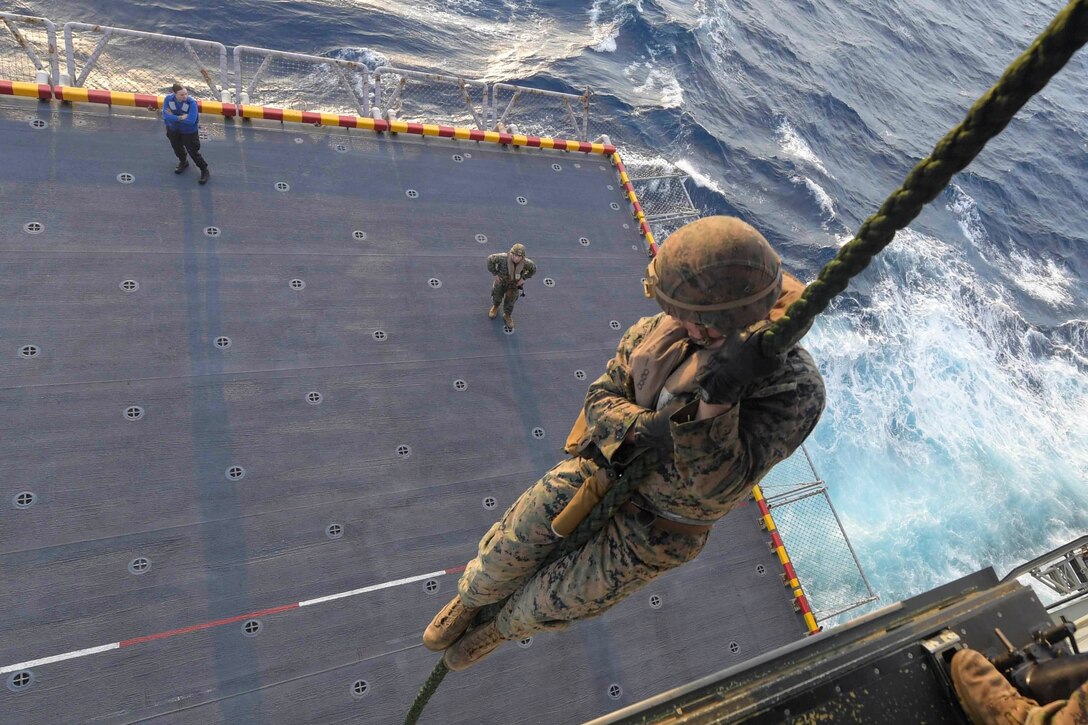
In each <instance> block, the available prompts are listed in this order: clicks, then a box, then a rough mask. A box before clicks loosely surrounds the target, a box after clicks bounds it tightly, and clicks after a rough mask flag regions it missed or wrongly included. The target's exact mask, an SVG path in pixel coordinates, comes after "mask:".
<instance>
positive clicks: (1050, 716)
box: [1025, 682, 1088, 725]
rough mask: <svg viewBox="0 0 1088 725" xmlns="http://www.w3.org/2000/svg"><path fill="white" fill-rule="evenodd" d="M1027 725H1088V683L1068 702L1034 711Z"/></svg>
mask: <svg viewBox="0 0 1088 725" xmlns="http://www.w3.org/2000/svg"><path fill="white" fill-rule="evenodd" d="M1025 725H1088V682H1086V683H1084V684H1083V685H1081V686H1080V687H1079V688H1077V691H1076V692H1074V693H1073V695H1072V696H1071V697H1070V698H1069V699H1068V700H1058V701H1057V702H1052V703H1050V704H1049V705H1044V706H1043V707H1038V708H1035V709H1033V710H1032V711H1031V713H1030V714H1029V715H1028V719H1027V720H1026V721H1025Z"/></svg>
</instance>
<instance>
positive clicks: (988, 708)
mask: <svg viewBox="0 0 1088 725" xmlns="http://www.w3.org/2000/svg"><path fill="white" fill-rule="evenodd" d="M952 685H953V686H954V687H955V688H956V694H957V695H958V696H959V698H960V704H962V705H963V709H964V712H966V713H967V717H968V718H969V719H970V720H971V722H972V723H974V724H975V725H990V724H991V723H1001V725H1023V723H1024V722H1025V721H1026V720H1027V718H1028V715H1029V714H1030V713H1031V711H1032V710H1033V709H1034V708H1036V707H1039V703H1037V702H1035V700H1032V699H1030V698H1027V697H1024V696H1023V695H1021V694H1020V693H1019V692H1017V691H1016V688H1015V687H1013V686H1012V685H1010V684H1009V681H1008V680H1006V679H1005V678H1004V676H1002V674H1001V673H1000V672H998V671H997V668H996V667H994V666H993V665H992V664H990V661H989V660H988V659H986V658H985V657H983V656H982V654H981V653H979V652H976V651H975V650H973V649H962V650H960V651H959V652H957V653H956V654H955V655H953V656H952Z"/></svg>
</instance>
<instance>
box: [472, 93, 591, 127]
mask: <svg viewBox="0 0 1088 725" xmlns="http://www.w3.org/2000/svg"><path fill="white" fill-rule="evenodd" d="M491 99H492V102H491V105H492V108H493V109H494V116H495V117H494V125H493V128H494V129H495V130H497V131H509V132H513V131H514V129H512V128H511V126H513V127H516V132H517V133H524V134H528V135H532V136H555V137H558V138H570V139H573V140H577V141H588V140H589V105H590V99H589V91H588V90H587V91H586V92H585V93H583V94H582V95H580V96H579V95H575V94H573V93H560V92H559V91H546V90H542V89H539V88H527V87H525V86H515V85H510V84H508V83H496V84H495V85H493V86H492V87H491Z"/></svg>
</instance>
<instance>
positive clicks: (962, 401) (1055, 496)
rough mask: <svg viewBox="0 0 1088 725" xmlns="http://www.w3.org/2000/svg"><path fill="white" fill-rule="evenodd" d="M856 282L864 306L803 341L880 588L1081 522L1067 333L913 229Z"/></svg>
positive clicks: (829, 471)
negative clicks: (1033, 316)
mask: <svg viewBox="0 0 1088 725" xmlns="http://www.w3.org/2000/svg"><path fill="white" fill-rule="evenodd" d="M854 287H855V289H860V290H862V294H863V297H861V299H862V300H863V302H864V304H863V306H862V307H861V308H858V307H856V306H853V305H840V306H838V308H837V309H834V310H832V311H831V312H830V313H829V314H827V315H824V316H822V317H821V318H820V319H818V321H817V324H816V325H815V327H814V328H813V331H812V333H810V335H808V336H807V337H806V338H805V345H806V347H807V348H808V349H809V350H810V351H811V352H812V353H813V356H814V357H815V358H816V360H817V361H818V362H819V363H820V366H821V370H822V371H823V372H824V376H825V379H826V382H827V391H828V403H827V408H826V411H825V413H824V417H823V420H822V421H821V422H820V424H819V426H818V427H817V430H816V432H815V434H814V436H813V437H812V438H811V439H810V450H811V452H812V453H813V455H814V458H815V461H816V464H817V466H818V467H819V469H820V473H821V474H823V476H824V478H826V479H827V480H828V481H830V482H832V489H831V490H832V494H833V496H834V498H835V501H836V505H837V506H838V507H839V508H840V513H841V514H842V516H843V519H844V522H845V524H846V527H847V530H848V532H849V533H850V535H851V537H852V539H853V542H854V544H855V546H856V548H857V550H858V552H859V554H860V555H861V557H862V560H863V564H864V565H865V567H866V569H867V572H868V574H869V575H870V577H871V578H872V579H873V580H874V584H875V586H876V588H877V589H878V591H879V593H880V594H881V595H882V597H884V599H885V601H887V600H889V599H891V600H894V599H897V598H899V597H902V596H905V595H908V594H913V593H917V592H920V591H923V590H925V589H927V588H930V587H932V586H935V585H937V584H940V583H943V582H945V581H948V580H949V579H950V578H952V577H955V576H958V575H962V574H966V573H968V572H970V571H974V570H977V569H979V568H981V567H983V566H985V565H988V564H993V565H994V566H995V567H996V568H998V569H999V570H1000V571H1003V570H1007V569H1009V568H1011V567H1012V566H1013V565H1015V564H1016V563H1018V562H1019V561H1021V560H1022V559H1023V557H1024V556H1025V555H1026V554H1028V553H1033V552H1038V551H1040V549H1041V548H1044V544H1043V542H1044V541H1045V542H1057V541H1061V540H1063V539H1069V538H1072V537H1073V536H1075V535H1080V534H1083V533H1084V532H1085V531H1088V492H1086V491H1085V489H1084V485H1083V484H1084V481H1085V480H1088V379H1086V376H1085V375H1084V374H1083V373H1082V372H1080V371H1081V370H1082V369H1083V368H1079V367H1078V366H1080V365H1083V362H1082V361H1080V360H1078V359H1077V358H1076V357H1075V356H1074V355H1071V354H1069V353H1068V351H1067V350H1066V349H1065V348H1067V347H1068V344H1067V342H1063V341H1062V340H1060V339H1058V336H1057V335H1056V334H1055V333H1051V332H1047V331H1045V330H1039V329H1035V328H1033V327H1032V326H1031V325H1030V324H1029V323H1028V322H1026V321H1025V320H1024V319H1023V318H1022V317H1021V316H1020V315H1019V314H1018V313H1017V312H1016V308H1015V306H1014V300H1013V297H1012V295H1011V294H1010V292H1009V290H1007V289H1006V288H1005V287H1003V286H1002V285H1001V283H1000V281H995V280H993V279H990V278H986V277H983V276H981V275H980V274H979V273H978V272H977V271H976V270H975V269H973V268H972V267H971V266H970V265H969V264H968V263H967V254H966V253H965V251H964V250H963V249H962V248H961V245H960V244H948V243H945V242H943V241H942V240H940V239H937V238H935V237H932V236H928V235H925V234H921V233H919V232H916V231H914V230H911V229H907V230H904V231H902V232H900V233H899V234H898V235H897V238H896V240H895V242H894V243H893V244H892V245H890V246H889V247H888V248H887V249H886V250H885V251H884V252H883V253H882V254H881V255H879V256H878V257H877V258H875V259H874V261H873V263H872V265H871V266H870V268H869V269H868V270H866V272H865V274H864V275H863V276H862V277H861V278H860V279H859V280H858V281H857V282H855V284H854ZM1075 334H1076V333H1075V332H1072V331H1070V332H1068V334H1066V337H1071V336H1075ZM1051 340H1054V342H1053V343H1052V342H1051ZM1072 344H1073V345H1075V344H1076V341H1075V340H1073V341H1072ZM1028 522H1034V524H1032V525H1029V524H1028ZM1042 522H1045V524H1044V523H1042Z"/></svg>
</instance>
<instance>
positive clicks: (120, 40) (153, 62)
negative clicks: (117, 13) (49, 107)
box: [60, 23, 228, 101]
mask: <svg viewBox="0 0 1088 725" xmlns="http://www.w3.org/2000/svg"><path fill="white" fill-rule="evenodd" d="M64 50H65V56H66V67H67V71H66V73H65V74H63V75H62V77H61V79H60V83H61V85H71V86H81V87H88V88H98V89H103V90H110V91H122V92H128V93H153V94H162V93H169V92H170V86H171V84H173V83H175V82H176V83H181V84H182V85H184V86H185V87H186V88H188V89H189V90H190V91H191V92H192V93H193V95H194V96H198V97H204V98H208V97H210V98H213V99H214V100H216V101H219V100H222V98H223V91H224V89H227V88H228V85H227V84H228V81H227V49H226V46H224V45H223V44H222V43H216V42H214V41H210V40H199V39H197V38H184V37H181V36H177V35H162V34H160V33H145V32H143V31H138V30H127V29H125V28H113V27H110V26H107V25H88V24H86V23H65V24H64Z"/></svg>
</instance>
